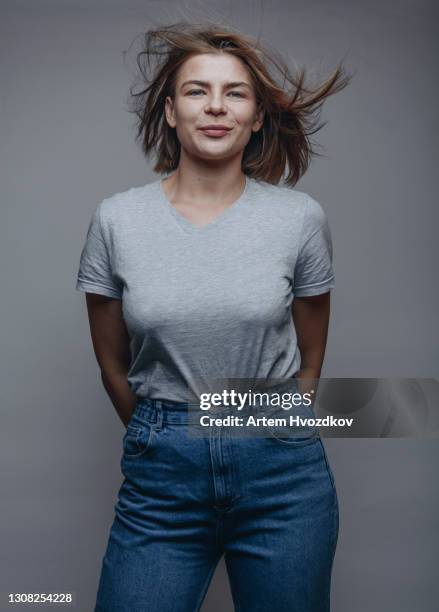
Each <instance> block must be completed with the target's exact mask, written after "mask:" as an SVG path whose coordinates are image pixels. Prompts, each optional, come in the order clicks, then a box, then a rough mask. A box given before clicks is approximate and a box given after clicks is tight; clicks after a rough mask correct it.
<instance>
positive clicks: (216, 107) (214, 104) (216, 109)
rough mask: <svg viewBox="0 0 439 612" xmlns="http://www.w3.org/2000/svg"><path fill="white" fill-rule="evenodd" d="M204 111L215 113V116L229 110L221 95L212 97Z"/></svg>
mask: <svg viewBox="0 0 439 612" xmlns="http://www.w3.org/2000/svg"><path fill="white" fill-rule="evenodd" d="M204 110H205V111H206V113H213V114H215V115H217V114H220V113H225V112H227V108H226V105H225V104H224V101H223V98H222V96H221V94H218V95H212V96H211V98H210V100H209V101H208V103H207V104H206V107H205V109H204Z"/></svg>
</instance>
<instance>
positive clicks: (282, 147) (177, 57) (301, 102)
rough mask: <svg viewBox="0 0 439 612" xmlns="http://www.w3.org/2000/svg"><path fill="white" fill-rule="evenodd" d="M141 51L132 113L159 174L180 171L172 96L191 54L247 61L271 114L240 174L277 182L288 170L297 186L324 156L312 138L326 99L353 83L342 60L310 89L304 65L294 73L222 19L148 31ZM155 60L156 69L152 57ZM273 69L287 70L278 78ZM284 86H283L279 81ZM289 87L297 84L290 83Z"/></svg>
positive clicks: (274, 54) (138, 135) (248, 149)
mask: <svg viewBox="0 0 439 612" xmlns="http://www.w3.org/2000/svg"><path fill="white" fill-rule="evenodd" d="M143 36H144V44H143V48H142V50H141V51H140V52H139V53H138V54H137V66H138V68H139V70H140V84H141V89H140V91H138V92H134V87H135V86H136V84H137V83H136V84H135V85H134V86H133V87H131V88H130V95H131V98H130V100H129V111H130V112H132V113H134V114H135V115H136V117H137V123H136V128H137V133H136V142H139V141H141V144H142V151H143V153H144V154H145V156H146V157H149V156H150V155H151V154H152V153H153V152H154V153H155V156H156V163H155V166H154V171H155V172H158V173H169V172H171V171H172V170H175V169H176V168H177V166H178V163H179V158H180V143H179V141H178V138H177V135H176V131H175V129H174V128H171V127H170V126H169V125H168V123H167V121H166V118H165V113H164V106H165V99H166V96H171V97H172V98H173V97H174V94H175V82H176V75H177V71H178V69H179V67H180V66H181V65H182V64H183V62H185V61H186V60H187V59H189V58H190V57H192V56H194V55H198V54H200V53H212V52H217V53H230V54H231V55H233V56H235V57H237V58H239V59H240V60H241V61H242V62H244V64H245V65H246V67H247V69H248V71H249V73H250V77H251V81H252V83H253V87H254V90H255V95H256V102H257V104H258V105H261V106H262V108H263V109H264V111H265V114H264V123H263V126H262V128H261V129H260V130H259V131H258V132H253V133H252V136H251V138H250V140H249V142H248V143H247V146H246V148H245V150H244V154H243V158H242V171H243V172H244V173H245V174H247V175H248V176H250V177H252V178H256V179H258V180H263V181H266V182H268V183H272V184H278V183H279V181H280V179H281V178H282V175H283V174H284V172H285V170H286V167H287V166H288V174H287V176H286V178H285V184H288V185H292V186H293V185H295V183H297V181H298V180H299V179H300V177H301V176H302V175H303V174H304V173H305V171H306V170H307V168H308V166H309V163H310V161H311V157H312V156H313V155H319V153H317V151H316V150H315V148H314V147H315V145H314V143H312V142H311V140H310V138H309V137H310V136H311V135H312V134H315V133H316V132H317V131H318V130H320V129H321V128H322V127H323V126H324V125H325V124H326V122H324V123H319V117H320V111H321V106H322V104H323V101H324V100H325V99H326V98H327V97H328V96H330V95H332V94H334V93H336V92H338V91H340V90H341V89H343V88H344V87H345V86H346V85H347V84H348V82H349V81H350V78H351V77H350V76H347V75H346V73H345V71H344V68H343V67H342V66H341V64H339V66H338V67H337V68H336V70H335V71H334V72H333V74H332V75H331V76H330V77H329V78H328V79H327V80H325V81H323V82H322V83H321V84H320V85H318V86H316V87H315V88H308V87H305V84H304V82H305V69H304V68H302V69H301V70H300V71H298V74H297V75H293V74H292V73H291V72H290V70H289V68H288V66H287V64H286V63H285V62H284V60H283V59H282V58H281V57H280V55H279V54H278V53H277V52H276V51H274V50H270V51H268V49H267V47H266V46H262V45H261V43H260V42H259V41H258V40H257V39H254V38H252V37H250V36H247V35H244V34H241V33H240V32H234V31H232V30H231V29H230V28H225V27H223V26H220V25H216V24H209V23H204V24H195V25H194V24H188V23H181V22H180V23H176V24H172V25H169V26H165V27H160V28H159V29H155V30H149V31H147V32H146V33H145V34H144V35H143ZM152 58H155V59H156V60H157V61H156V65H155V67H154V69H153V70H152V77H151V78H148V72H149V71H151V64H152V62H151V59H152ZM269 66H271V67H272V68H274V69H275V70H277V71H278V72H279V73H280V75H281V81H280V82H277V81H276V78H275V76H274V75H272V74H270V70H269ZM280 83H282V84H280ZM286 84H289V85H290V86H291V88H290V89H289V88H287V89H286V87H285V85H286Z"/></svg>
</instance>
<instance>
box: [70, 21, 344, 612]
mask: <svg viewBox="0 0 439 612" xmlns="http://www.w3.org/2000/svg"><path fill="white" fill-rule="evenodd" d="M154 57H155V58H157V66H156V68H155V72H154V74H153V78H152V79H151V81H150V84H149V85H148V86H145V87H144V88H143V89H142V90H141V91H140V92H138V93H133V91H131V94H132V96H133V97H132V100H133V101H134V105H133V109H134V112H135V113H136V114H137V116H138V119H139V123H138V135H137V136H138V138H140V137H142V146H143V151H144V153H145V154H146V155H150V154H151V152H152V151H155V153H156V154H157V163H156V165H155V167H154V169H155V171H157V172H158V173H162V174H169V176H168V177H167V178H166V179H164V180H161V179H160V180H157V181H155V182H153V183H150V184H147V185H144V186H142V187H137V188H133V189H130V190H129V191H126V192H123V193H118V194H115V195H114V196H112V197H109V198H107V199H105V200H104V201H103V202H101V203H100V204H99V205H98V206H97V208H96V209H95V212H94V215H93V218H92V221H91V223H90V227H89V231H88V234H87V240H86V244H85V246H84V249H83V251H82V255H81V261H80V269H79V273H78V280H77V289H79V290H80V291H84V292H86V294H87V297H86V299H87V308H88V314H89V320H90V328H91V336H92V340H93V345H94V350H95V353H96V358H97V360H98V363H99V366H100V369H101V372H102V380H103V384H104V386H105V389H106V391H107V392H108V394H109V396H110V398H111V400H112V402H113V404H114V406H115V408H116V410H117V413H118V415H119V417H120V418H121V420H122V421H123V423H124V424H125V425H126V426H127V431H126V433H125V436H124V439H123V456H122V460H121V468H122V472H123V475H124V477H125V479H124V481H123V484H122V487H121V489H120V491H119V495H118V501H117V504H116V506H115V518H114V523H113V525H112V528H111V532H110V537H109V541H108V547H107V550H106V553H105V556H104V559H103V564H102V572H101V578H100V583H99V589H98V594H97V602H96V608H95V609H96V611H100V612H113V611H114V612H116V611H117V612H121V611H126V612H140V611H148V612H193V611H194V610H199V608H200V606H201V603H202V601H203V598H204V595H205V593H206V591H207V588H208V585H209V582H210V579H211V577H212V575H213V572H214V569H215V567H216V565H217V563H218V561H219V559H220V558H221V556H222V555H223V554H224V555H225V561H226V565H227V570H228V574H229V578H230V583H231V589H232V594H233V599H234V603H235V606H236V609H237V610H240V611H241V612H244V611H248V612H258V611H274V610H275V611H276V612H283V611H285V612H286V611H287V610H288V612H292V611H297V612H324V611H327V610H329V598H330V578H331V569H332V563H333V557H334V554H335V547H336V542H337V537H338V505H337V495H336V490H335V485H334V479H333V476H332V473H331V470H330V467H329V466H328V463H327V460H326V455H325V451H324V448H323V445H322V442H321V440H320V437H319V436H313V437H311V436H309V437H305V438H302V439H281V438H280V437H275V436H271V435H270V436H266V437H247V438H245V439H244V438H239V437H232V436H227V435H226V434H224V433H221V432H218V430H217V429H215V428H212V429H211V430H210V431H209V433H208V434H207V435H204V436H198V437H197V436H190V435H188V433H187V428H186V427H182V425H184V424H185V423H187V419H188V412H187V406H188V404H187V402H188V391H189V392H190V393H192V394H193V396H195V397H199V395H200V391H201V390H202V389H203V388H204V387H203V385H205V384H207V385H208V384H209V381H211V380H212V379H214V378H215V379H218V378H219V379H224V378H228V377H233V378H235V379H248V378H251V379H265V380H267V379H272V378H273V379H274V378H279V379H292V378H293V377H294V376H296V377H298V378H300V379H315V378H318V377H319V376H320V371H321V367H322V362H323V357H324V352H325V345H326V337H327V329H328V320H329V296H330V290H331V289H332V288H333V287H334V275H333V270H332V250H331V237H330V233H329V228H328V223H327V219H326V215H325V213H324V211H323V209H322V207H321V206H320V204H318V203H317V202H316V201H315V200H313V199H312V198H311V197H310V196H308V195H307V194H305V193H303V192H300V191H295V190H293V189H292V188H291V186H292V185H294V184H295V183H296V182H297V180H298V179H299V178H300V176H302V174H303V173H304V171H305V170H306V168H307V166H308V162H309V159H310V156H311V154H312V153H313V151H312V148H311V145H310V142H309V138H308V137H309V135H310V134H311V133H314V132H315V131H317V129H319V127H321V126H317V123H316V116H317V113H318V110H319V107H320V106H321V104H322V101H323V100H324V99H325V98H326V97H327V96H328V95H331V94H333V93H334V92H335V91H338V90H339V89H341V88H342V87H344V86H345V85H346V83H347V81H348V79H347V77H342V69H341V68H338V69H337V70H336V71H335V73H334V74H333V76H332V77H331V78H330V79H329V80H328V81H326V82H325V83H323V84H322V85H321V86H320V87H319V88H318V89H316V90H308V89H307V88H305V86H304V84H303V73H302V74H301V75H300V76H299V77H298V78H297V79H294V78H293V77H292V76H291V75H290V74H289V72H288V69H287V68H285V67H284V66H283V65H282V63H281V61H280V60H277V59H273V57H274V55H273V53H271V55H270V54H269V53H268V52H267V51H266V50H265V49H263V48H262V46H261V45H260V44H259V43H258V42H256V41H254V40H253V39H251V38H250V37H247V36H244V35H242V34H239V33H236V32H231V31H230V30H225V29H224V28H222V27H217V26H214V25H201V26H200V25H197V26H190V25H187V24H176V25H173V26H169V27H166V28H163V29H160V30H155V31H150V32H148V34H147V36H146V45H145V49H144V50H143V51H142V52H141V53H140V54H139V56H138V60H139V67H140V68H141V71H142V72H141V74H142V78H144V79H145V80H147V68H146V67H148V68H149V67H150V66H151V63H150V60H151V58H154ZM144 59H145V60H147V62H145V63H142V60H144ZM270 62H271V64H272V66H275V67H276V68H277V69H278V70H280V71H281V73H282V77H283V79H284V80H283V85H282V86H280V85H278V84H277V83H276V80H275V78H274V76H273V75H272V74H271V73H270V71H269V69H268V64H269V63H270ZM285 81H288V82H289V83H290V84H291V85H292V86H293V87H292V91H291V93H289V92H288V91H286V89H285V87H284V84H285ZM287 167H288V175H287V178H286V186H279V185H278V183H279V181H280V179H281V177H282V175H283V173H284V171H285V169H286V168H287ZM293 300H294V302H293Z"/></svg>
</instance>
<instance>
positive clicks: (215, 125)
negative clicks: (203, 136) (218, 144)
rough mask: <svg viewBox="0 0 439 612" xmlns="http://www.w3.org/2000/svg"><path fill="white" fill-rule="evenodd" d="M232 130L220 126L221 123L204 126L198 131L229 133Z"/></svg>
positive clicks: (226, 126)
mask: <svg viewBox="0 0 439 612" xmlns="http://www.w3.org/2000/svg"><path fill="white" fill-rule="evenodd" d="M231 129H232V128H231V127H229V126H228V125H222V124H221V123H210V124H209V125H204V126H203V127H202V128H200V130H221V131H228V132H229V131H230V130H231Z"/></svg>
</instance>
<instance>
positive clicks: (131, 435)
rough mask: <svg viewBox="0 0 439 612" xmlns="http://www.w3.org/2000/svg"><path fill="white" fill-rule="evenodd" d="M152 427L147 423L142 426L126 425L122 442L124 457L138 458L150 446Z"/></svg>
mask: <svg viewBox="0 0 439 612" xmlns="http://www.w3.org/2000/svg"><path fill="white" fill-rule="evenodd" d="M152 435H153V427H152V425H151V424H149V423H145V424H142V425H133V424H131V423H129V424H128V426H127V429H126V432H125V435H124V437H123V440H122V447H123V456H124V457H132V458H134V457H140V456H141V455H143V454H144V453H146V451H147V450H148V449H149V447H150V446H151V440H152Z"/></svg>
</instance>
